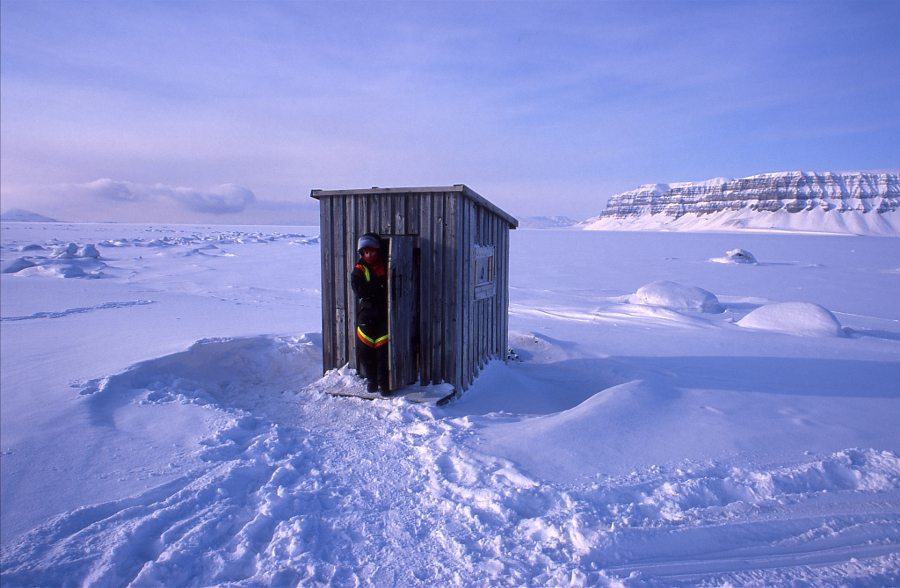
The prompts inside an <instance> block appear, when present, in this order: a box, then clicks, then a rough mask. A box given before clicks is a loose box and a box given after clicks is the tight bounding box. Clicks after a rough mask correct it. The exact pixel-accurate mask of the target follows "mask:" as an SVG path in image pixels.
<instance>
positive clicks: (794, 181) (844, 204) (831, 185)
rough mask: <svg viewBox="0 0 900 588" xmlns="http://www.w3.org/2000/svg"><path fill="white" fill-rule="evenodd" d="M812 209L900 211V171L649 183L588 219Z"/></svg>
mask: <svg viewBox="0 0 900 588" xmlns="http://www.w3.org/2000/svg"><path fill="white" fill-rule="evenodd" d="M815 209H820V210H824V211H836V212H850V211H857V212H860V213H864V214H869V213H876V214H877V213H885V212H893V211H895V210H898V209H900V174H869V173H846V174H836V173H822V174H817V173H806V172H786V173H776V174H763V175H759V176H752V177H749V178H743V179H739V180H729V179H717V180H711V181H708V182H702V183H682V184H650V185H645V186H641V187H640V188H638V189H636V190H631V191H630V192H625V193H623V194H618V195H616V196H613V197H612V198H610V200H609V202H608V203H607V205H606V209H605V210H604V211H603V213H602V214H601V215H600V216H599V217H595V218H593V219H591V220H589V221H587V223H591V222H593V221H599V220H602V219H623V220H624V219H633V218H635V217H646V216H648V215H662V217H668V220H676V219H678V218H680V217H681V216H683V215H685V214H689V213H693V214H696V215H697V216H698V217H699V216H702V215H710V214H716V213H722V212H727V211H744V212H745V213H746V212H763V211H767V212H776V211H780V210H783V211H786V212H788V213H801V212H803V211H812V210H815ZM661 220H662V219H661Z"/></svg>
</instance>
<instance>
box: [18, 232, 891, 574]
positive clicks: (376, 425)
mask: <svg viewBox="0 0 900 588" xmlns="http://www.w3.org/2000/svg"><path fill="white" fill-rule="evenodd" d="M317 234H318V230H317V228H316V227H217V226H209V225H203V226H201V225H197V226H164V225H112V224H104V225H76V224H46V223H8V224H7V223H5V222H4V223H3V224H2V228H0V247H2V249H0V257H2V259H0V262H2V267H3V273H2V274H0V288H2V296H0V318H2V337H0V343H2V349H0V357H2V370H0V377H2V382H0V387H2V395H0V402H2V410H0V418H2V427H0V436H2V440H0V441H2V450H0V466H2V477H0V480H2V493H0V499H2V500H0V506H2V516H0V524H2V561H3V568H2V573H0V582H2V585H3V586H62V585H85V586H128V585H132V586H138V585H141V586H143V585H156V586H225V585H227V586H307V585H324V586H353V585H361V586H397V585H402V586H435V585H451V584H452V585H466V586H488V585H489V586H496V585H509V586H522V585H529V586H532V585H547V586H562V585H566V586H568V585H575V586H579V585H590V586H659V585H666V586H673V585H732V586H739V585H817V586H839V585H840V586H843V585H853V586H886V585H898V584H900V458H898V456H900V435H898V433H897V427H896V423H897V422H898V420H900V386H898V384H897V383H898V382H900V299H898V297H897V296H896V295H895V293H896V292H897V291H900V272H898V269H897V268H900V248H897V247H895V245H896V243H895V240H894V239H885V238H873V237H846V236H824V235H793V234H784V233H780V234H762V233H754V234H747V233H741V234H739V235H737V234H717V233H702V234H699V233H651V232H648V233H636V232H631V233H630V232H595V231H513V232H512V234H511V267H510V296H511V303H510V331H511V332H510V347H511V348H512V350H513V351H512V353H511V354H510V359H509V361H508V362H507V363H504V362H502V361H494V362H491V363H489V364H488V365H487V366H485V368H484V369H483V370H482V371H481V373H480V375H479V377H478V379H477V380H476V382H475V384H474V385H473V386H472V387H471V388H470V389H469V390H468V391H466V392H465V393H464V394H463V395H462V396H461V398H459V399H458V400H455V401H453V402H451V403H450V404H448V405H447V406H445V407H443V408H438V407H436V406H434V405H433V404H431V403H430V402H431V400H433V399H434V398H437V397H440V396H441V395H443V394H444V393H445V392H447V390H448V389H447V385H446V384H441V385H431V386H422V387H416V390H413V392H414V393H415V394H418V396H416V397H415V398H413V397H411V398H407V399H403V398H397V399H389V400H381V399H378V400H364V399H357V398H346V397H334V396H332V395H331V394H329V392H332V393H333V392H336V391H341V390H351V391H352V390H358V389H359V387H360V385H361V383H360V381H359V380H358V379H357V378H356V377H355V374H353V373H352V371H351V370H348V369H346V368H345V369H342V370H334V371H332V372H330V373H329V374H328V375H325V376H323V374H322V373H321V353H322V344H321V320H322V318H321V311H320V308H321V302H320V290H319V289H320V287H321V282H320V280H321V278H320V273H319V264H320V249H319V243H318V239H317ZM73 245H74V248H73ZM94 251H96V252H97V255H94ZM723 251H725V252H728V254H726V257H734V256H732V253H734V252H735V251H744V252H749V251H752V252H753V254H752V256H753V257H754V258H755V259H756V260H757V262H756V263H738V262H737V260H734V261H730V262H728V263H721V262H720V260H721V259H722V252H723ZM737 257H740V256H737ZM73 268H74V269H73ZM78 269H80V270H81V273H78V272H77V270H78ZM66 272H69V273H70V276H69V277H68V279H59V278H63V277H65V275H66ZM414 400H418V401H414ZM422 402H424V403H422Z"/></svg>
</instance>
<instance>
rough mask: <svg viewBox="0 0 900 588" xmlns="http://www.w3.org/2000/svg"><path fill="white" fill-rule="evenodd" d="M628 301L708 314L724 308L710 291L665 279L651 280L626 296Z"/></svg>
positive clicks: (723, 310)
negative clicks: (650, 282) (651, 281)
mask: <svg viewBox="0 0 900 588" xmlns="http://www.w3.org/2000/svg"><path fill="white" fill-rule="evenodd" d="M628 302H630V303H631V304H641V305H644V306H658V307H663V308H668V309H670V310H688V311H693V312H704V313H709V314H717V313H720V312H725V308H724V307H723V306H722V305H721V304H719V299H718V298H716V295H715V294H713V293H712V292H707V291H706V290H704V289H702V288H697V287H695V286H682V285H681V284H676V283H675V282H669V281H667V280H662V281H659V282H653V283H652V284H647V285H646V286H643V287H641V288H639V289H638V291H637V292H636V293H635V294H632V295H631V296H630V297H629V298H628Z"/></svg>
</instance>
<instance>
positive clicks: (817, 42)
mask: <svg viewBox="0 0 900 588" xmlns="http://www.w3.org/2000/svg"><path fill="white" fill-rule="evenodd" d="M0 11H2V14H0V29H2V30H0V43H2V45H0V92H2V96H0V118H2V120H0V123H2V124H0V190H2V200H3V202H2V209H3V210H4V211H5V210H8V209H10V208H25V209H28V210H33V211H35V212H40V213H43V214H46V215H48V216H53V217H55V218H62V219H65V220H73V221H110V220H111V221H134V222H162V221H169V222H222V223H233V222H247V223H256V222H280V221H292V222H302V221H303V220H316V219H317V209H316V202H315V201H314V200H312V199H310V198H309V191H310V190H311V189H326V190H327V189H349V188H366V187H371V186H381V187H399V186H432V185H434V186H440V185H451V184H460V183H464V184H467V185H468V186H470V187H471V188H473V189H474V190H476V191H477V192H479V193H480V194H481V195H483V196H484V197H486V198H488V199H489V200H491V201H493V202H494V203H495V204H497V205H499V206H500V207H502V208H503V209H504V210H506V211H508V212H509V213H511V214H513V215H514V216H534V215H567V216H570V217H572V218H575V219H584V218H587V217H590V216H594V215H597V214H599V213H600V212H601V211H602V209H603V207H604V205H605V202H606V200H607V198H608V197H609V196H611V195H613V194H616V193H619V192H623V191H625V190H630V189H633V188H636V187H637V186H638V185H640V184H646V183H656V182H660V183H668V182H684V181H702V180H708V179H711V178H715V177H746V176H751V175H755V174H760V173H768V172H778V171H789V170H798V171H815V172H824V171H857V170H859V171H866V170H893V171H896V170H897V168H898V167H900V67H898V66H897V63H898V62H900V33H898V29H897V23H898V22H900V2H896V1H890V2H874V1H873V2H818V1H817V2H807V1H798V2H786V1H781V2H701V1H690V2H681V1H678V0H674V1H667V2H600V1H598V2H463V1H459V2H424V1H423V2H409V3H407V2H393V1H382V2H347V3H344V2H286V1H282V2H265V1H254V2H242V1H215V2H196V1H191V0H179V1H177V2H145V1H129V2H124V1H118V2H100V1H92V2H70V1H67V2H55V1H47V0H42V1H23V0H3V2H2V3H0Z"/></svg>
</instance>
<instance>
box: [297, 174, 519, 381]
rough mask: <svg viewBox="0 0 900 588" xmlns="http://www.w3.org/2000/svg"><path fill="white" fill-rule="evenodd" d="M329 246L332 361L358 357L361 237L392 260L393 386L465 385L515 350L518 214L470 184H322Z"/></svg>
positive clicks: (326, 268)
mask: <svg viewBox="0 0 900 588" xmlns="http://www.w3.org/2000/svg"><path fill="white" fill-rule="evenodd" d="M310 196H312V197H313V198H315V199H317V200H318V201H319V211H320V241H321V247H322V343H323V360H322V361H323V369H324V370H325V371H328V370H330V369H333V368H337V367H341V366H344V365H347V364H350V366H351V367H356V353H355V349H356V347H355V345H356V342H355V317H356V299H355V296H354V294H353V290H352V289H351V287H350V279H349V276H350V272H351V271H352V270H353V268H354V266H355V265H356V262H357V259H358V254H357V250H356V242H357V239H358V238H359V237H360V236H361V235H363V234H365V233H368V232H373V233H378V234H379V235H380V236H381V238H382V242H383V243H384V251H383V252H382V253H383V256H384V258H385V259H387V261H388V281H389V287H388V290H389V294H388V297H389V306H390V315H391V316H390V331H389V362H390V372H391V389H392V390H396V389H399V388H402V387H403V386H405V385H407V384H412V383H415V382H416V381H418V382H419V383H420V384H422V385H426V384H438V383H441V382H447V383H450V384H452V385H453V387H454V392H455V393H456V394H458V393H460V392H462V391H463V390H465V389H466V388H468V387H469V385H470V384H471V383H472V381H473V379H474V377H475V376H476V374H477V373H478V370H479V369H481V367H483V366H484V364H485V363H486V362H487V361H489V360H491V359H494V358H497V359H503V360H504V361H505V360H506V357H507V350H508V349H509V348H508V335H507V328H508V310H509V231H510V229H515V228H516V227H517V226H518V221H517V220H516V219H514V218H513V217H512V216H510V215H509V214H507V213H506V212H504V211H502V210H501V209H499V208H498V207H496V206H494V205H493V204H491V203H490V202H488V201H487V200H485V199H484V198H482V197H481V196H479V195H478V194H477V193H475V192H474V191H473V190H471V189H470V188H468V187H466V186H464V185H456V186H449V187H435V188H372V189H368V190H334V191H324V190H313V191H312V192H311V194H310Z"/></svg>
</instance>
